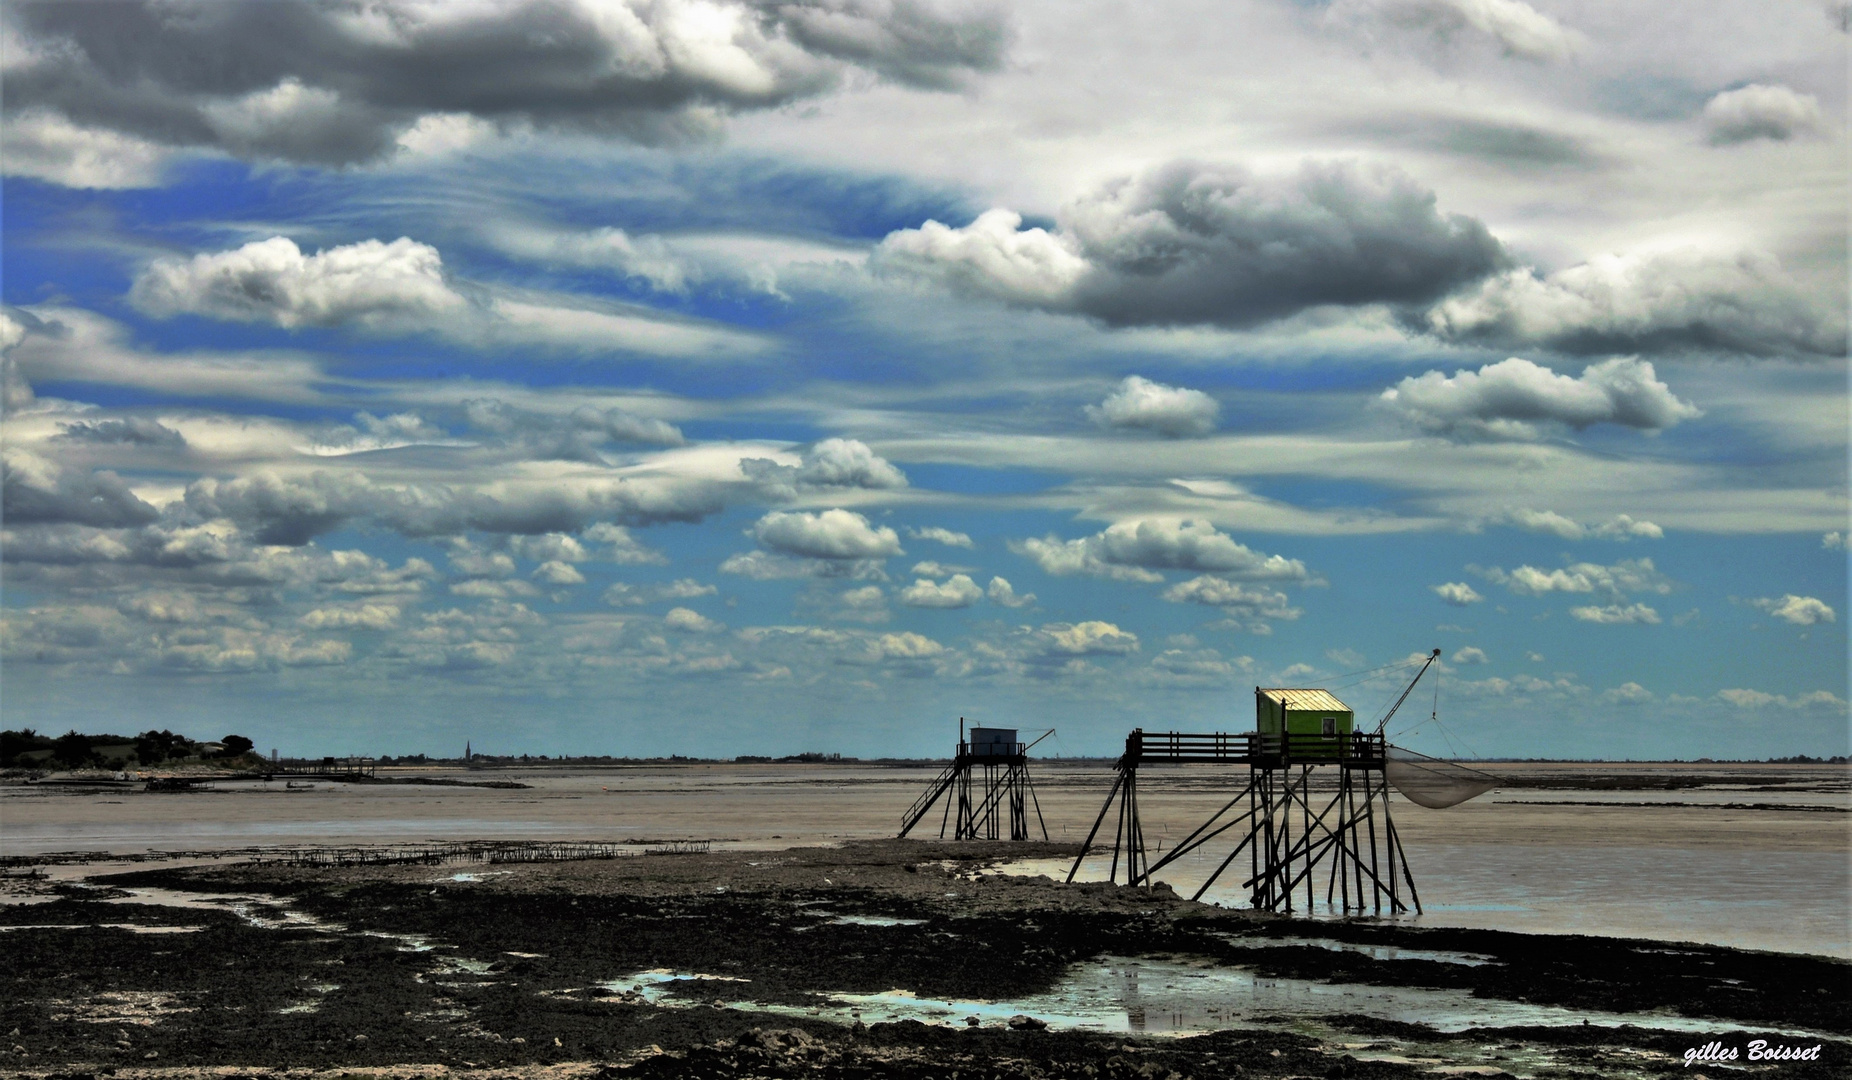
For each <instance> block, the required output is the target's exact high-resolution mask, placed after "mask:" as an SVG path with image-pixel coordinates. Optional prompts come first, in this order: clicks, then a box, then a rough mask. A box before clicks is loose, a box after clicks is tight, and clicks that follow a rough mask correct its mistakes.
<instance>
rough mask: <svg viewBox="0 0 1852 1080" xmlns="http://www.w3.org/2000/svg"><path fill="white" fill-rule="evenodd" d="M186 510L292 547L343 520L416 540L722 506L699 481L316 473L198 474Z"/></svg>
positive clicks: (688, 514) (671, 516)
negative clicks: (418, 480)
mask: <svg viewBox="0 0 1852 1080" xmlns="http://www.w3.org/2000/svg"><path fill="white" fill-rule="evenodd" d="M186 506H187V508H188V510H189V511H190V512H191V513H192V514H193V515H195V516H196V517H198V518H199V519H201V520H213V519H218V518H224V519H228V520H230V521H232V522H234V523H236V524H237V525H239V526H240V527H241V528H244V529H247V530H249V531H250V532H251V533H252V534H253V535H254V536H255V537H256V538H257V540H258V541H259V542H260V543H266V544H286V545H300V544H305V543H307V542H308V541H309V540H311V539H313V538H314V537H316V536H319V535H322V534H323V533H327V532H331V531H333V530H335V529H338V528H340V527H341V526H343V525H345V524H347V523H349V522H360V523H365V524H371V525H376V526H379V527H382V528H387V529H391V530H393V531H394V532H398V533H400V534H402V535H405V536H420V537H423V536H456V535H459V534H462V533H466V532H471V531H476V532H487V533H510V534H516V535H524V536H534V535H538V534H541V533H551V532H561V533H576V532H578V531H579V530H581V529H583V528H585V527H586V526H588V525H592V524H595V523H597V522H617V523H620V524H624V525H648V524H656V523H660V522H666V521H685V522H686V521H699V520H701V519H702V518H704V517H706V516H708V515H709V514H712V513H715V512H717V511H718V510H720V509H721V506H722V500H721V497H720V493H719V491H718V490H717V489H716V488H714V487H713V486H712V485H709V484H702V483H663V484H650V483H641V482H634V481H627V480H600V481H596V482H584V483H564V482H561V483H531V484H525V485H509V486H506V487H498V488H497V490H496V491H495V492H494V493H489V492H485V491H474V490H469V489H463V488H457V487H452V486H449V485H440V484H429V485H419V484H407V485H403V486H388V485H382V484H375V483H373V482H372V481H371V480H369V479H367V478H366V477H365V476H363V475H359V474H340V473H322V472H318V473H314V474H311V475H309V476H306V477H291V478H284V477H280V476H277V475H276V474H273V473H260V474H257V475H255V476H247V477H239V478H237V479H235V480H226V481H219V480H213V479H205V480H199V481H196V482H195V483H193V484H192V485H191V486H189V487H188V488H187V491H186Z"/></svg>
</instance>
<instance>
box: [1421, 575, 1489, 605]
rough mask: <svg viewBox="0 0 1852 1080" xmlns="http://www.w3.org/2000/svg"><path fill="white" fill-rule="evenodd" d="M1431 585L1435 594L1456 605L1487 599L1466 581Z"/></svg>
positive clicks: (1475, 602)
mask: <svg viewBox="0 0 1852 1080" xmlns="http://www.w3.org/2000/svg"><path fill="white" fill-rule="evenodd" d="M1430 587H1431V588H1432V589H1433V590H1434V595H1436V596H1438V597H1440V598H1441V599H1442V600H1444V601H1446V602H1447V603H1449V604H1452V605H1453V606H1454V607H1465V606H1466V605H1468V604H1477V603H1478V602H1479V601H1481V600H1484V599H1485V597H1483V596H1480V595H1479V591H1478V590H1477V589H1475V588H1473V587H1472V586H1471V585H1468V584H1467V583H1466V582H1464V581H1449V582H1446V583H1445V584H1441V585H1434V586H1430Z"/></svg>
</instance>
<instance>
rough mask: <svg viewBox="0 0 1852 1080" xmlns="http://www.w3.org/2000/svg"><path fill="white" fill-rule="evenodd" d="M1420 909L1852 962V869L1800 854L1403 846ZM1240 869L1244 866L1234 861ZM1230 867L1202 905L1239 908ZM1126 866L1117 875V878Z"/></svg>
mask: <svg viewBox="0 0 1852 1080" xmlns="http://www.w3.org/2000/svg"><path fill="white" fill-rule="evenodd" d="M1406 847H1407V852H1408V858H1409V862H1410V865H1411V866H1413V867H1414V869H1415V885H1416V888H1417V889H1418V890H1419V893H1420V898H1421V906H1422V911H1421V914H1419V915H1413V914H1411V915H1403V916H1397V917H1395V919H1396V921H1397V922H1402V923H1406V924H1408V925H1412V926H1454V927H1469V928H1476V929H1489V930H1511V931H1518V932H1522V933H1535V934H1590V935H1595V936H1600V937H1625V938H1649V939H1657V940H1663V941H1690V942H1700V943H1703V944H1710V945H1728V946H1731V947H1733V948H1744V949H1766V950H1770V951H1774V952H1796V953H1813V954H1815V955H1822V956H1837V957H1841V958H1845V959H1852V899H1849V898H1852V862H1849V861H1848V859H1847V857H1846V856H1845V855H1844V854H1843V853H1841V854H1838V855H1836V856H1834V855H1825V854H1815V853H1803V852H1781V851H1773V852H1748V851H1728V850H1717V849H1715V848H1709V849H1705V848H1682V847H1646V846H1614V845H1602V846H1596V845H1591V846H1587V847H1566V846H1562V845H1542V844H1523V843H1504V844H1495V843H1487V844H1438V843H1415V842H1409V843H1408V844H1407V845H1406ZM1222 855H1223V853H1221V852H1216V853H1207V854H1197V853H1192V854H1191V855H1186V856H1184V857H1183V858H1182V859H1179V860H1178V861H1177V862H1175V863H1173V864H1172V865H1171V866H1169V867H1166V868H1165V869H1164V870H1161V871H1159V873H1158V879H1159V880H1160V881H1164V882H1166V883H1168V884H1169V885H1170V886H1171V887H1172V888H1174V889H1176V890H1177V892H1178V893H1179V894H1180V895H1183V896H1189V895H1191V894H1193V893H1194V892H1195V891H1196V889H1197V887H1198V886H1199V885H1200V884H1201V883H1202V881H1203V880H1204V879H1206V878H1207V877H1208V876H1209V874H1210V873H1211V872H1213V870H1214V869H1215V867H1216V865H1217V863H1219V862H1220V860H1221V858H1222ZM1243 858H1244V859H1245V856H1244V857H1243ZM1110 865H1111V854H1110V852H1108V853H1107V854H1105V855H1098V856H1089V857H1088V858H1087V860H1086V862H1085V863H1083V864H1082V866H1081V868H1080V872H1079V874H1077V875H1076V877H1075V880H1076V881H1104V880H1105V879H1106V874H1107V871H1108V869H1109V867H1110ZM1072 866H1073V861H1072V860H1067V859H1025V860H1022V861H1019V862H1015V863H1008V864H1004V865H1002V866H999V867H997V870H998V872H1001V873H1008V874H1024V875H1031V876H1034V875H1043V876H1047V877H1051V878H1053V879H1055V880H1057V881H1060V880H1064V879H1065V878H1066V877H1067V873H1068V870H1069V869H1070V868H1071V867H1072ZM1234 869H1235V868H1231V869H1230V871H1229V872H1228V873H1226V874H1224V875H1223V877H1222V878H1221V879H1220V880H1218V881H1217V882H1216V883H1215V884H1214V885H1213V886H1211V887H1210V889H1209V891H1208V892H1206V893H1205V894H1204V895H1203V900H1204V901H1205V902H1208V903H1213V904H1218V905H1220V906H1223V907H1246V906H1247V894H1246V892H1245V891H1244V890H1242V889H1241V886H1240V877H1239V876H1237V875H1236V874H1235V872H1234ZM1124 873H1125V871H1124V868H1123V867H1121V868H1120V870H1119V874H1120V877H1121V879H1123V876H1124ZM1296 897H1297V899H1298V901H1299V903H1298V904H1297V905H1295V910H1297V911H1299V912H1300V913H1301V914H1310V915H1311V916H1312V917H1314V918H1338V917H1342V915H1343V912H1341V911H1338V910H1335V909H1334V908H1333V906H1331V905H1328V904H1326V903H1325V896H1324V891H1323V889H1322V888H1320V889H1318V890H1315V893H1314V896H1313V897H1312V900H1313V903H1312V905H1311V906H1310V908H1309V909H1308V908H1307V907H1306V905H1305V900H1306V895H1305V891H1304V888H1303V886H1302V887H1301V889H1300V890H1298V892H1297V893H1296Z"/></svg>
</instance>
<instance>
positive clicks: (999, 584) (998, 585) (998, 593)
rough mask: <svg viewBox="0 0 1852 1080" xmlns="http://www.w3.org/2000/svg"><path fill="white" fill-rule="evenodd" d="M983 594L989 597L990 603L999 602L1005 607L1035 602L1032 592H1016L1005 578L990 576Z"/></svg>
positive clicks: (1027, 604) (1017, 606) (1024, 605)
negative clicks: (988, 583)
mask: <svg viewBox="0 0 1852 1080" xmlns="http://www.w3.org/2000/svg"><path fill="white" fill-rule="evenodd" d="M984 595H985V596H987V597H989V598H990V602H991V603H993V604H1000V605H1002V606H1003V607H1006V608H1019V607H1027V606H1029V605H1030V604H1033V603H1035V594H1034V593H1018V592H1017V591H1016V589H1015V587H1014V586H1012V585H1011V584H1010V583H1009V580H1008V579H1007V578H1000V577H993V578H991V579H990V585H989V586H988V587H986V588H985V590H984Z"/></svg>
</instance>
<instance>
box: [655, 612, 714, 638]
mask: <svg viewBox="0 0 1852 1080" xmlns="http://www.w3.org/2000/svg"><path fill="white" fill-rule="evenodd" d="M662 624H663V625H664V626H666V627H668V628H669V629H671V630H680V631H682V632H683V633H685V634H718V633H720V632H721V631H722V630H725V629H726V628H727V624H726V623H723V622H716V621H715V620H713V619H710V618H708V617H707V616H705V615H702V614H701V613H700V612H698V611H692V610H690V609H688V608H685V607H678V608H670V609H669V613H668V614H666V615H664V616H663V617H662Z"/></svg>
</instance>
